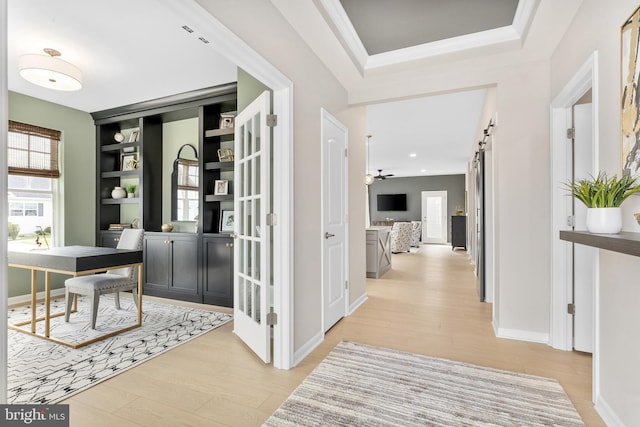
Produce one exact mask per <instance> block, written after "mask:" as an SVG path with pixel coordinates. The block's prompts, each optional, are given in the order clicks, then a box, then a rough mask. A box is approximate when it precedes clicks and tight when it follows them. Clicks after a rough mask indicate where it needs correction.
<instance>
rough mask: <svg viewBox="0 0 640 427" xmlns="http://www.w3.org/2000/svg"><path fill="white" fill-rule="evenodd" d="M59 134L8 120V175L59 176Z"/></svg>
mask: <svg viewBox="0 0 640 427" xmlns="http://www.w3.org/2000/svg"><path fill="white" fill-rule="evenodd" d="M60 134H61V132H60V131H57V130H53V129H47V128H43V127H39V126H34V125H29V124H26V123H19V122H14V121H11V120H9V138H8V140H7V147H8V148H7V165H8V166H9V174H12V175H28V176H40V177H47V178H58V177H60V167H59V163H58V143H59V142H60Z"/></svg>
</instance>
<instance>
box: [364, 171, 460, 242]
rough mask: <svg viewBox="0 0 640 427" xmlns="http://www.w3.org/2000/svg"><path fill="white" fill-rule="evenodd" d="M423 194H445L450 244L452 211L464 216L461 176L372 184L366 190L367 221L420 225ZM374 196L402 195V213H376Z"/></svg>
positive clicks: (388, 179)
mask: <svg viewBox="0 0 640 427" xmlns="http://www.w3.org/2000/svg"><path fill="white" fill-rule="evenodd" d="M423 191H446V192H447V218H448V219H447V236H448V237H447V240H448V241H450V240H451V216H452V215H455V212H456V207H460V208H462V209H463V210H464V212H465V213H466V205H465V176H464V175H439V176H415V177H398V178H387V179H385V180H375V181H374V183H373V184H371V185H370V186H369V207H370V213H371V221H372V222H373V221H384V220H386V219H387V218H393V219H394V220H396V221H420V217H421V210H422V207H421V205H422V192H423ZM378 194H406V195H407V210H406V211H378V206H377V199H378V197H377V196H378Z"/></svg>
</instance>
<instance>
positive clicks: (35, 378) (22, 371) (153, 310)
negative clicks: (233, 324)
mask: <svg viewBox="0 0 640 427" xmlns="http://www.w3.org/2000/svg"><path fill="white" fill-rule="evenodd" d="M124 295H125V294H123V295H121V297H120V304H121V307H122V310H116V308H115V303H114V301H113V297H112V296H110V295H103V296H102V297H100V306H99V312H98V319H97V322H96V330H92V329H91V328H90V326H89V324H88V322H89V318H90V317H89V316H90V307H89V299H88V298H79V299H78V312H77V313H72V314H71V318H70V322H69V323H66V322H65V321H64V316H61V317H56V318H53V319H51V336H52V337H57V338H64V339H66V340H67V341H72V342H80V341H84V340H86V339H90V338H93V337H95V336H97V335H104V334H106V333H108V332H110V331H112V330H115V329H120V328H122V327H124V326H127V325H133V324H135V323H136V321H137V309H136V307H135V305H134V304H133V299H132V298H131V296H130V295H127V296H128V298H127V296H124ZM37 309H38V313H44V304H39V305H38V307H37ZM142 309H143V318H142V326H141V327H140V328H136V329H133V330H131V331H127V332H124V333H122V334H120V335H116V336H114V337H111V338H107V339H105V340H103V341H98V342H97V343H94V344H90V345H88V346H86V347H81V348H79V349H75V350H74V349H72V348H70V347H67V346H64V345H60V344H56V343H53V342H50V341H47V340H44V339H41V338H36V337H32V336H29V335H28V334H24V333H22V332H18V331H14V330H11V329H9V331H8V346H9V349H8V350H9V352H8V353H9V354H8V361H9V363H8V401H7V403H11V404H47V403H55V402H59V401H61V400H63V399H66V398H68V397H70V396H72V395H73V394H75V393H78V392H80V391H82V390H85V389H87V388H89V387H92V386H94V385H96V384H98V383H99V382H101V381H104V380H106V379H108V378H111V377H113V376H115V375H118V374H119V373H121V372H124V371H125V370H127V369H130V368H132V367H134V366H136V365H138V364H140V363H142V362H145V361H147V360H149V359H150V358H152V357H155V356H157V355H159V354H161V353H163V352H165V351H167V350H170V349H171V348H172V347H174V346H177V345H180V344H183V343H185V342H187V341H189V340H190V339H193V338H195V337H197V336H198V335H201V334H203V333H205V332H207V331H210V330H212V329H215V328H217V327H218V326H221V325H224V324H225V323H227V322H228V321H230V320H231V319H232V316H231V315H230V314H225V313H218V312H212V311H206V310H198V309H193V308H188V307H180V306H174V305H169V304H161V303H157V302H151V301H144V302H143V304H142ZM59 311H64V299H57V300H54V301H52V304H51V313H56V312H59ZM30 316H31V309H30V307H19V308H16V309H10V310H9V319H8V321H9V323H16V322H19V321H20V320H22V319H25V320H27V319H30V318H31V317H30ZM38 323H39V325H38V327H42V326H41V325H40V324H44V322H38Z"/></svg>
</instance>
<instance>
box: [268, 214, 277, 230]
mask: <svg viewBox="0 0 640 427" xmlns="http://www.w3.org/2000/svg"><path fill="white" fill-rule="evenodd" d="M267 225H268V226H269V227H273V226H274V225H278V217H277V216H276V214H274V213H268V214H267Z"/></svg>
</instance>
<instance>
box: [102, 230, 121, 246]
mask: <svg viewBox="0 0 640 427" xmlns="http://www.w3.org/2000/svg"><path fill="white" fill-rule="evenodd" d="M120 234H122V231H101V232H100V234H99V236H100V240H99V243H98V244H99V246H103V247H105V248H115V247H116V246H118V242H119V241H120Z"/></svg>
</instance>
